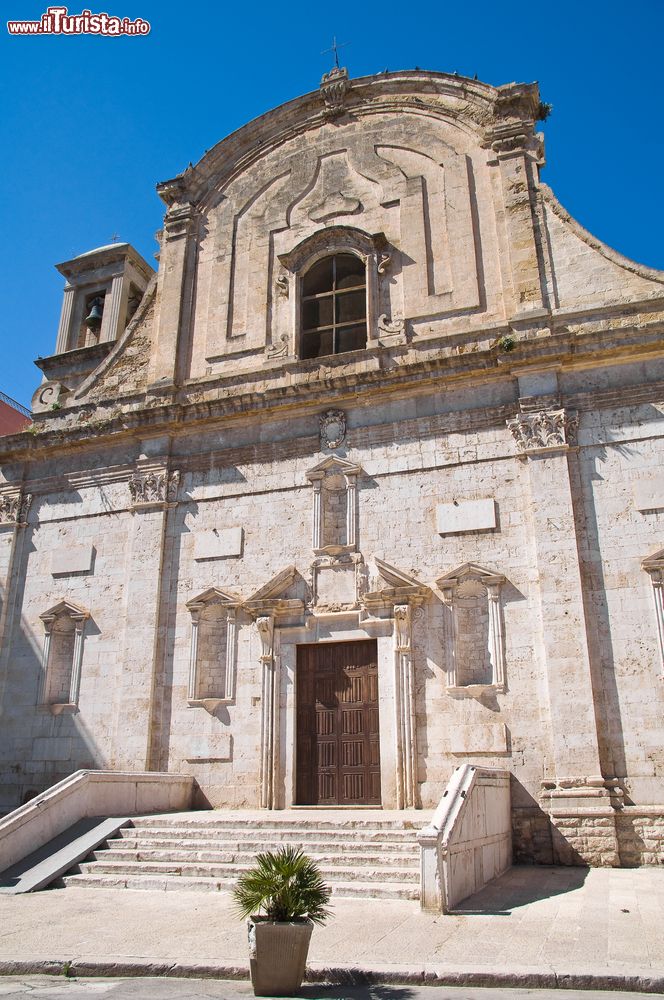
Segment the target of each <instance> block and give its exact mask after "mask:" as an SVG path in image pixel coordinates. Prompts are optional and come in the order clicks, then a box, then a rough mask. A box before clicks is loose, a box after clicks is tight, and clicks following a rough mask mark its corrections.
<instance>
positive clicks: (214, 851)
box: [87, 840, 419, 871]
mask: <svg viewBox="0 0 664 1000" xmlns="http://www.w3.org/2000/svg"><path fill="white" fill-rule="evenodd" d="M129 843H130V842H128V841H121V840H117V841H116V840H113V841H109V847H108V849H107V850H104V849H98V850H95V851H94V852H93V853H92V854H91V855H90V858H93V859H94V860H95V861H103V862H108V861H113V862H115V861H164V862H171V863H173V864H177V863H180V862H184V863H191V862H195V861H202V862H205V863H210V864H218V865H234V864H238V865H246V866H250V865H252V864H253V863H254V860H255V857H256V852H255V851H254V850H252V849H249V850H247V849H246V845H240V847H239V849H238V850H233V851H229V850H226V849H225V846H224V849H221V848H220V846H219V845H216V846H215V845H214V844H213V845H210V847H209V848H208V849H206V850H201V849H200V848H199V847H198V846H197V844H196V842H195V841H194V842H193V846H187V845H185V844H182V843H180V844H173V845H172V846H171V847H170V848H168V849H163V848H162V849H160V848H155V847H154V846H150V845H146V844H143V843H141V842H138V843H137V844H136V845H134V846H127V847H125V844H129ZM190 843H191V842H190ZM243 848H244V849H243ZM307 856H308V857H310V858H311V859H312V860H313V861H315V862H316V864H317V865H319V866H321V867H324V866H326V865H332V866H335V867H336V866H338V865H342V866H348V865H354V866H357V867H359V868H367V867H378V868H380V867H381V865H384V864H385V860H386V859H385V855H384V854H382V853H380V852H377V851H374V852H371V853H366V852H362V853H360V852H357V851H354V852H352V853H351V852H346V850H345V849H344V850H339V851H337V852H333V851H330V850H329V849H328V850H325V848H324V846H323V845H321V849H320V850H318V851H311V850H308V851H307ZM87 860H89V859H87ZM392 860H394V861H395V862H396V863H398V864H399V865H400V866H401V867H408V868H412V869H413V870H414V871H415V870H419V857H418V856H417V855H415V854H412V855H406V856H404V855H401V854H400V855H397V856H396V857H395V858H393V859H392V858H391V859H390V861H392Z"/></svg>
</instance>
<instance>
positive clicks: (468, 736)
mask: <svg viewBox="0 0 664 1000" xmlns="http://www.w3.org/2000/svg"><path fill="white" fill-rule="evenodd" d="M447 740H448V745H449V746H448V753H458V754H474V753H477V754H487V753H507V729H506V727H505V725H504V723H502V722H501V723H498V724H497V725H496V724H493V723H489V724H487V725H477V726H474V725H469V726H450V728H449V729H448V731H447Z"/></svg>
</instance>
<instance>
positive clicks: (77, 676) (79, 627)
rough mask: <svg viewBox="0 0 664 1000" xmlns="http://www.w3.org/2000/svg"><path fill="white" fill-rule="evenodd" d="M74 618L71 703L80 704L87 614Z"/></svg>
mask: <svg viewBox="0 0 664 1000" xmlns="http://www.w3.org/2000/svg"><path fill="white" fill-rule="evenodd" d="M72 618H73V619H74V657H73V659H72V665H71V681H70V684H69V704H70V705H78V691H79V688H80V686H81V666H82V663H83V638H84V633H85V623H86V621H87V619H88V616H87V615H72Z"/></svg>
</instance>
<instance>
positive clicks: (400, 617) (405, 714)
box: [394, 604, 417, 809]
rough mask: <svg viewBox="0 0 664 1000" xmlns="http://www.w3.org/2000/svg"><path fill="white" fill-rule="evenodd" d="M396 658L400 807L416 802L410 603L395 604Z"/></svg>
mask: <svg viewBox="0 0 664 1000" xmlns="http://www.w3.org/2000/svg"><path fill="white" fill-rule="evenodd" d="M394 651H395V662H396V678H395V680H396V683H395V712H396V733H397V755H396V756H397V782H396V784H397V808H398V809H414V808H415V806H416V805H417V801H416V800H417V734H416V729H415V698H414V694H415V692H414V683H413V656H412V611H411V607H410V605H408V604H397V605H396V606H395V608H394Z"/></svg>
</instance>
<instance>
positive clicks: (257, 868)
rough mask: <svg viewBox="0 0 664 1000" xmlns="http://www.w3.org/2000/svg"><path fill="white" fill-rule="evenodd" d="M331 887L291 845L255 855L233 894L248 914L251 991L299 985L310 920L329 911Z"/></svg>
mask: <svg viewBox="0 0 664 1000" xmlns="http://www.w3.org/2000/svg"><path fill="white" fill-rule="evenodd" d="M330 895H331V890H330V887H329V886H328V885H327V884H326V883H325V882H324V881H323V877H322V875H321V873H320V870H319V868H318V866H317V865H316V864H315V863H314V862H313V861H312V860H311V858H308V857H307V856H306V855H305V854H303V853H302V851H300V850H297V849H296V848H294V847H282V848H281V849H280V850H278V851H275V852H272V851H268V852H266V853H265V854H257V855H256V864H255V865H254V866H253V867H252V868H250V869H249V870H248V871H246V872H244V874H243V875H242V876H241V877H240V879H239V881H238V883H237V885H236V887H235V889H234V890H233V896H234V898H235V902H236V903H237V909H238V911H239V913H240V914H241V916H243V917H246V918H247V928H248V931H249V966H250V969H251V984H252V986H253V988H254V995H255V996H258V997H262V996H292V995H293V993H295V992H296V991H297V990H299V988H300V986H301V985H302V980H303V979H304V972H305V969H306V964H307V952H308V951H309V940H310V938H311V932H312V930H313V925H314V924H322V923H324V922H325V921H326V920H327V918H328V917H329V916H330V911H329V910H328V909H327V904H328V903H329V901H330Z"/></svg>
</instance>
